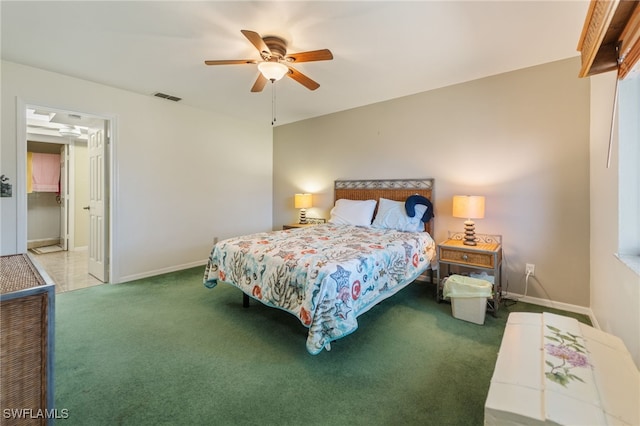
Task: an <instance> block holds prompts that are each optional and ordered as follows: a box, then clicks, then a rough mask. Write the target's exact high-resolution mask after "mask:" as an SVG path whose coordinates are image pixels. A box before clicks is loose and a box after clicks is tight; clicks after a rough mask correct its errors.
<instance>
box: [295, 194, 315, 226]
mask: <svg viewBox="0 0 640 426" xmlns="http://www.w3.org/2000/svg"><path fill="white" fill-rule="evenodd" d="M293 203H294V207H295V208H296V209H300V224H301V225H304V224H306V223H307V209H308V208H309V207H311V194H296V195H295V196H294V198H293Z"/></svg>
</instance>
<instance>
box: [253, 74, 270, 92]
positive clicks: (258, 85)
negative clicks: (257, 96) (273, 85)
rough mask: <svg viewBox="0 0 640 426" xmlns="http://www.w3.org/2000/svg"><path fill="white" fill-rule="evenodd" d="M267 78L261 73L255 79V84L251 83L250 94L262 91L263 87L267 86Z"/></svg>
mask: <svg viewBox="0 0 640 426" xmlns="http://www.w3.org/2000/svg"><path fill="white" fill-rule="evenodd" d="M267 81H269V80H267V78H266V77H265V76H264V75H262V73H259V74H258V78H257V79H256V82H255V83H253V87H252V88H251V91H252V92H262V89H264V85H265V84H267Z"/></svg>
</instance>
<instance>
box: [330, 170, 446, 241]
mask: <svg viewBox="0 0 640 426" xmlns="http://www.w3.org/2000/svg"><path fill="white" fill-rule="evenodd" d="M433 185H434V180H433V179H431V178H429V179H380V180H337V181H335V186H334V197H333V198H334V200H339V199H341V198H345V199H348V200H376V201H378V200H380V198H386V199H388V200H395V201H405V200H406V199H407V198H408V197H409V196H411V195H416V194H417V195H422V196H423V197H425V198H427V199H429V200H430V201H431V203H433V204H434V205H435V202H434V200H433ZM424 229H425V231H427V232H428V233H429V234H431V235H432V236H433V219H431V220H430V221H429V222H427V223H425V225H424Z"/></svg>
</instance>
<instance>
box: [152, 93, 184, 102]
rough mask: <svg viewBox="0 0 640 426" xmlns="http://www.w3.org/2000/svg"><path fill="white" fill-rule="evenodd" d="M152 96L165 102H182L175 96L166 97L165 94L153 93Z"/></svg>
mask: <svg viewBox="0 0 640 426" xmlns="http://www.w3.org/2000/svg"><path fill="white" fill-rule="evenodd" d="M153 96H155V97H157V98H162V99H167V100H169V101H173V102H178V101H181V100H182V98H179V97H177V96H172V95H167V94H166V93H162V92H157V93H154V94H153Z"/></svg>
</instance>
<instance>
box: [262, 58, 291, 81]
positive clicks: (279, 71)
mask: <svg viewBox="0 0 640 426" xmlns="http://www.w3.org/2000/svg"><path fill="white" fill-rule="evenodd" d="M258 70H259V71H260V72H261V73H262V75H263V76H264V77H265V78H266V79H267V80H271V82H274V81H278V80H280V79H281V78H282V77H284V76H285V74H287V73H288V72H289V67H287V66H286V65H285V64H282V63H280V62H275V61H274V62H271V61H269V62H266V61H265V62H260V63H259V64H258Z"/></svg>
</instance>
